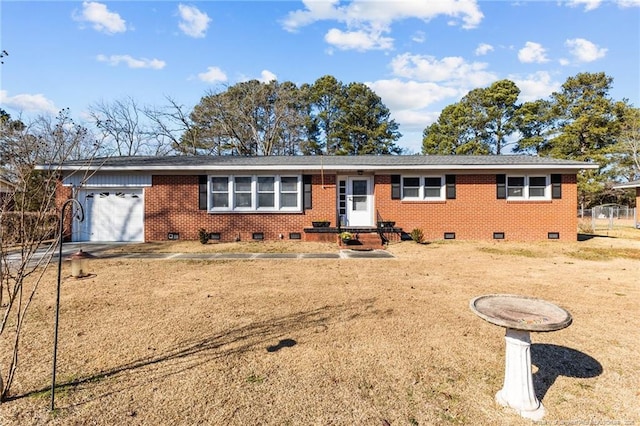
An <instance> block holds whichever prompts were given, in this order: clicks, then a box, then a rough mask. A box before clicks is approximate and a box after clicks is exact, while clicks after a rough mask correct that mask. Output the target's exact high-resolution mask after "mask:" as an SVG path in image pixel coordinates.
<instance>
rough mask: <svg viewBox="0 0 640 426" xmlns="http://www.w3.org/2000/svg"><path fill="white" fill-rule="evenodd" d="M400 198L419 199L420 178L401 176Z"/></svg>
mask: <svg viewBox="0 0 640 426" xmlns="http://www.w3.org/2000/svg"><path fill="white" fill-rule="evenodd" d="M402 198H403V199H407V198H408V199H416V200H418V199H420V178H419V177H404V178H402Z"/></svg>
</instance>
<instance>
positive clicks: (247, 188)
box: [233, 176, 253, 209]
mask: <svg viewBox="0 0 640 426" xmlns="http://www.w3.org/2000/svg"><path fill="white" fill-rule="evenodd" d="M251 187H252V179H251V176H236V177H235V178H234V180H233V200H234V203H233V207H234V209H251V207H252V204H253V203H252V200H251V198H252V192H253V191H252V188H251Z"/></svg>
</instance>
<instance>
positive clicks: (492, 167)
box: [36, 163, 600, 172]
mask: <svg viewBox="0 0 640 426" xmlns="http://www.w3.org/2000/svg"><path fill="white" fill-rule="evenodd" d="M599 167H600V166H598V165H597V164H590V163H584V164H421V165H415V164H414V165H402V164H397V165H388V166H380V165H366V164H360V165H339V166H326V165H325V166H321V165H319V164H318V165H303V164H300V165H297V164H292V165H267V166H251V165H249V164H247V165H235V166H224V167H221V166H145V167H139V166H62V167H60V166H50V167H47V166H37V167H36V169H37V170H59V171H92V170H96V171H98V170H99V171H100V172H124V171H137V172H149V171H165V172H168V171H173V172H179V171H219V172H223V171H238V170H241V171H246V170H268V171H274V170H275V171H277V170H317V171H320V170H325V171H353V170H364V171H376V170H381V171H389V170H465V171H471V170H549V169H553V170H585V169H598V168H599Z"/></svg>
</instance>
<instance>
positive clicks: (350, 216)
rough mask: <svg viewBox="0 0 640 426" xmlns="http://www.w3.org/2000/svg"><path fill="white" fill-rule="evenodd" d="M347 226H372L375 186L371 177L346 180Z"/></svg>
mask: <svg viewBox="0 0 640 426" xmlns="http://www.w3.org/2000/svg"><path fill="white" fill-rule="evenodd" d="M346 193H347V200H346V201H347V203H346V210H347V211H346V224H345V225H346V226H372V224H373V185H372V179H371V177H362V176H349V177H347V179H346Z"/></svg>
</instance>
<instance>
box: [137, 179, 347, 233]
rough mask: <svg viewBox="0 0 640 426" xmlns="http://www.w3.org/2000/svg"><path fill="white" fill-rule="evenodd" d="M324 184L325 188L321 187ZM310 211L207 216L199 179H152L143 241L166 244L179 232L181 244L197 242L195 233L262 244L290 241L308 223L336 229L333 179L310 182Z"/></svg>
mask: <svg viewBox="0 0 640 426" xmlns="http://www.w3.org/2000/svg"><path fill="white" fill-rule="evenodd" d="M322 182H324V186H323V185H322ZM312 186H313V190H312V208H311V209H308V210H306V211H304V212H303V213H246V214H239V213H213V214H212V213H208V212H207V211H205V210H198V176H153V181H152V186H151V187H149V188H145V230H144V234H145V241H159V240H166V239H167V234H168V233H169V232H178V233H179V234H180V239H182V240H197V239H198V230H199V229H200V228H204V229H205V230H206V231H207V232H210V233H211V232H218V233H220V234H221V235H220V237H221V241H234V240H235V239H236V238H237V237H238V236H239V237H240V239H241V240H242V241H251V240H252V237H253V235H252V234H253V233H254V232H262V233H264V239H265V240H275V239H278V238H279V236H280V234H282V235H283V237H284V239H288V238H289V233H290V232H299V233H301V234H302V238H304V232H303V229H304V228H310V227H311V222H312V221H314V220H320V219H329V220H330V221H331V222H332V226H333V225H335V208H334V207H333V206H334V203H335V197H336V195H335V194H336V189H335V188H336V184H335V176H324V179H321V176H320V175H317V176H313V178H312Z"/></svg>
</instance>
